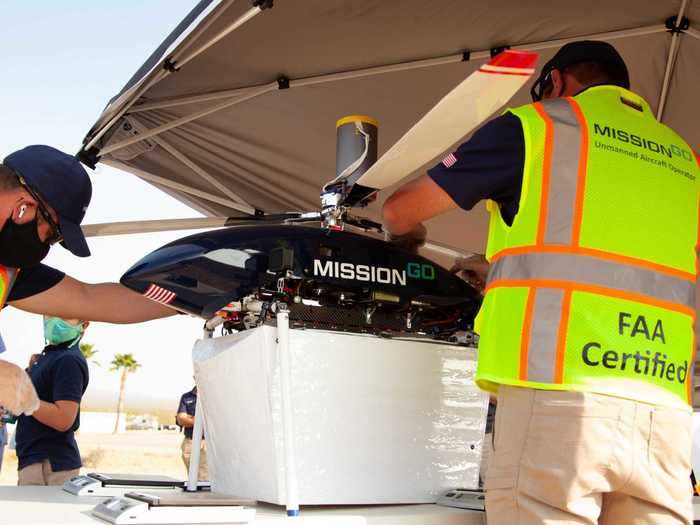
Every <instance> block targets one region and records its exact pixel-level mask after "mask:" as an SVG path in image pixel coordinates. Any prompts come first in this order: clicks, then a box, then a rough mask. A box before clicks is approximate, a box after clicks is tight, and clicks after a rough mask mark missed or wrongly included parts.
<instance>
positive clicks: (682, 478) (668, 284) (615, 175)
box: [384, 41, 700, 525]
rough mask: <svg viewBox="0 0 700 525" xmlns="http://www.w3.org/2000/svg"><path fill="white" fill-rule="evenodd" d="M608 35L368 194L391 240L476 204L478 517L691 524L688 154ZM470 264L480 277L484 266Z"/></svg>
mask: <svg viewBox="0 0 700 525" xmlns="http://www.w3.org/2000/svg"><path fill="white" fill-rule="evenodd" d="M629 87H630V86H629V77H628V72H627V68H626V66H625V64H624V61H623V59H622V57H621V56H620V55H619V54H618V53H617V51H616V50H615V49H614V48H613V47H612V46H610V45H609V44H607V43H604V42H596V41H580V42H573V43H570V44H567V45H565V46H564V47H563V48H561V49H560V50H559V52H558V53H557V54H556V55H555V56H554V58H553V59H552V60H551V61H550V62H548V63H547V64H546V65H545V66H544V68H543V70H542V74H541V76H540V77H539V79H538V80H537V82H536V83H535V85H534V87H533V89H532V96H533V101H534V102H533V103H532V104H528V105H526V106H522V107H518V108H514V109H510V110H508V111H506V112H505V113H504V114H503V115H502V116H500V117H498V118H496V119H494V120H492V121H490V122H489V123H487V124H486V125H485V126H483V127H482V128H481V129H480V130H479V131H477V132H476V133H475V134H474V136H473V137H472V138H471V139H470V140H469V141H468V142H466V143H465V144H462V145H461V146H460V147H459V148H458V149H457V150H456V151H455V152H453V153H450V154H449V155H448V156H447V157H446V158H445V160H443V161H442V162H441V163H440V164H438V165H437V166H436V167H434V168H432V169H431V170H429V171H428V174H427V175H425V176H422V177H420V178H418V179H415V180H414V181H411V182H410V183H408V184H406V185H404V186H403V187H402V188H400V189H399V190H398V191H396V192H395V193H394V194H393V195H392V196H391V197H390V198H389V199H388V200H387V202H386V204H385V205H384V221H385V226H386V228H387V229H388V231H389V232H390V233H391V234H392V236H393V238H394V239H395V240H398V241H401V242H403V243H404V244H405V243H406V242H407V240H409V241H410V240H413V241H414V243H416V244H420V243H421V241H422V240H423V239H422V238H423V236H424V232H425V229H424V227H423V226H422V224H421V223H422V221H424V220H427V219H429V218H431V217H434V216H436V215H439V214H442V213H444V212H446V211H448V210H451V209H454V208H457V207H461V208H463V209H466V210H468V209H471V208H472V207H473V206H474V205H475V204H476V203H477V202H479V201H480V200H486V201H487V208H488V209H489V211H490V213H491V221H490V226H489V234H488V243H487V247H486V258H485V260H481V261H480V260H478V259H469V260H465V261H460V262H459V263H458V265H457V269H458V270H463V271H465V272H466V273H467V274H468V275H470V276H471V277H474V278H475V279H474V280H475V281H479V278H481V279H483V281H484V284H485V295H484V301H483V305H482V307H481V311H480V312H479V316H478V318H477V321H476V330H477V332H478V333H479V334H480V341H479V362H478V367H477V373H476V381H477V383H478V384H479V386H481V387H482V388H483V389H485V390H487V391H489V392H491V393H493V394H497V396H498V410H497V412H496V429H495V432H496V437H495V452H494V455H493V457H492V460H491V462H490V466H489V470H488V473H487V480H486V490H487V496H486V506H487V514H488V521H489V525H493V524H496V525H498V524H510V525H517V524H540V523H541V524H543V523H581V524H583V523H586V524H591V523H605V524H622V523H644V524H662V523H663V524H670V523H674V524H676V523H677V524H690V523H692V518H691V515H692V512H691V486H690V481H689V476H690V444H691V436H690V428H691V424H690V418H691V409H690V403H692V400H691V395H692V376H693V373H692V366H693V361H694V348H695V342H694V330H693V324H694V319H695V304H694V294H695V277H696V252H695V247H696V243H697V239H698V192H699V189H700V186H699V183H698V177H699V176H700V169H699V168H698V162H697V159H696V157H695V155H694V153H693V151H692V149H691V148H690V146H688V144H687V143H686V142H685V141H684V140H683V139H682V138H681V137H680V136H679V135H677V134H676V133H675V132H674V131H673V130H671V129H670V128H668V127H666V126H664V125H663V124H661V123H659V122H657V120H656V119H655V118H654V115H653V113H652V112H651V109H650V108H649V105H648V104H647V102H646V101H645V100H643V99H642V98H641V97H640V96H639V95H637V94H635V93H634V92H632V91H629ZM486 270H488V274H487V275H486Z"/></svg>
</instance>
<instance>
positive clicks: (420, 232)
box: [386, 224, 428, 253]
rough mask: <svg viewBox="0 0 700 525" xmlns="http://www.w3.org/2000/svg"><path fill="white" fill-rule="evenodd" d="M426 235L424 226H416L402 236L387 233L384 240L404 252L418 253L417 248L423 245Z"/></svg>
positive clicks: (426, 231)
mask: <svg viewBox="0 0 700 525" xmlns="http://www.w3.org/2000/svg"><path fill="white" fill-rule="evenodd" d="M427 235H428V230H427V229H426V228H425V226H423V225H422V224H418V225H416V226H415V227H414V228H413V229H412V230H411V231H410V232H408V233H404V234H403V235H392V234H391V233H388V232H387V239H386V240H387V241H389V242H391V243H392V244H395V245H396V246H398V247H400V248H402V249H404V250H406V251H409V252H411V253H418V248H420V247H421V246H423V245H424V244H425V238H426V236H427Z"/></svg>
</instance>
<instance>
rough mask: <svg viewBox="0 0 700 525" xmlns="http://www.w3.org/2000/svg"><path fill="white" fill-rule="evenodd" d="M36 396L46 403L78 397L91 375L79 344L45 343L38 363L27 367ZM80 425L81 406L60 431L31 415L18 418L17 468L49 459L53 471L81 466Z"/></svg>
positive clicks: (76, 399) (72, 399)
mask: <svg viewBox="0 0 700 525" xmlns="http://www.w3.org/2000/svg"><path fill="white" fill-rule="evenodd" d="M28 373H29V377H30V378H31V380H32V383H33V384H34V388H36V393H37V395H38V396H39V399H41V400H42V401H47V402H49V403H55V402H56V401H75V402H76V403H80V400H81V399H82V397H83V394H84V393H85V389H86V388H87V386H88V381H89V379H90V377H89V374H88V365H87V361H86V360H85V358H84V357H83V354H82V353H80V348H79V344H74V345H73V346H68V343H66V344H63V345H58V346H47V347H46V348H44V351H43V352H42V353H41V357H40V358H39V360H38V361H37V363H36V364H35V365H34V366H33V367H32V368H31V369H29V371H28ZM79 426H80V409H78V414H77V415H76V417H75V421H74V422H73V425H72V426H71V428H70V429H69V430H68V431H66V432H59V431H58V430H55V429H53V428H51V427H49V426H46V425H44V424H43V423H40V422H39V421H37V420H36V419H34V418H33V417H32V416H20V417H19V419H18V421H17V434H16V438H15V439H16V442H17V457H18V459H19V464H18V468H20V469H22V468H24V467H26V466H29V465H32V464H34V463H38V462H40V461H43V460H44V459H48V460H49V462H50V463H51V468H52V469H53V470H54V472H58V471H62V470H72V469H76V468H80V467H81V466H82V463H81V461H80V452H79V451H78V444H77V443H76V442H75V435H74V433H75V431H76V430H77V429H78V427H79Z"/></svg>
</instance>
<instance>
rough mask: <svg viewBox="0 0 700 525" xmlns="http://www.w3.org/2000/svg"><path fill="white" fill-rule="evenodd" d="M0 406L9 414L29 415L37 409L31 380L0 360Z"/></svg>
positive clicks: (18, 368)
mask: <svg viewBox="0 0 700 525" xmlns="http://www.w3.org/2000/svg"><path fill="white" fill-rule="evenodd" d="M0 406H1V407H3V408H4V409H5V410H8V411H9V412H11V413H13V414H15V415H19V414H22V413H24V414H31V413H32V412H34V411H35V410H36V409H37V408H39V398H38V396H37V395H36V390H34V385H33V384H32V380H31V379H29V376H28V375H27V373H26V372H25V371H24V370H22V369H21V368H20V367H18V366H17V365H14V364H12V363H8V362H7V361H2V360H0Z"/></svg>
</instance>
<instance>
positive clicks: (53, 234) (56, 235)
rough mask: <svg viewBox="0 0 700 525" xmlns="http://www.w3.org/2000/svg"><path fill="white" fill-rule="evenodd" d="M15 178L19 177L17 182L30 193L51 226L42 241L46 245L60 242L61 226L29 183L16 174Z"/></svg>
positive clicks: (42, 215)
mask: <svg viewBox="0 0 700 525" xmlns="http://www.w3.org/2000/svg"><path fill="white" fill-rule="evenodd" d="M17 178H18V179H19V183H20V185H21V186H22V188H24V189H25V190H26V191H27V193H29V195H31V196H32V198H33V199H34V200H35V201H36V203H37V210H39V213H40V214H41V217H42V218H43V219H44V220H45V221H46V223H47V224H48V225H49V227H50V228H51V230H50V232H49V236H48V237H47V238H46V240H45V241H44V242H45V243H46V244H48V245H53V244H56V243H57V242H61V241H62V240H63V235H62V234H61V228H60V227H59V225H58V223H57V222H56V221H55V220H53V217H51V214H50V213H49V210H48V207H47V206H46V204H45V203H44V201H43V200H42V199H41V197H39V195H37V193H36V192H35V191H34V190H33V189H32V188H31V187H30V186H29V184H27V182H26V181H25V180H24V179H23V178H22V177H20V176H18V177H17Z"/></svg>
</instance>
